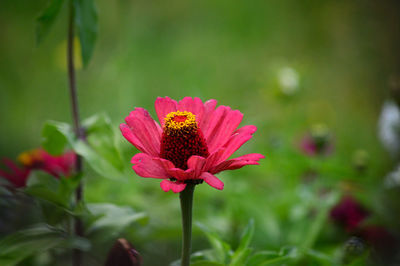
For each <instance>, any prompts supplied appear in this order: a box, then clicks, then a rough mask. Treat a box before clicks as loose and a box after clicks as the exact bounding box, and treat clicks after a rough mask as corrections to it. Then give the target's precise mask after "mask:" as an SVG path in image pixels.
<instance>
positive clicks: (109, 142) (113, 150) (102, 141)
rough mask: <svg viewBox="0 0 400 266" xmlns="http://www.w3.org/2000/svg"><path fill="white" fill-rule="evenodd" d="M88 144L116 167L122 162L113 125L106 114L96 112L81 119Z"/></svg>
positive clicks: (119, 168)
mask: <svg viewBox="0 0 400 266" xmlns="http://www.w3.org/2000/svg"><path fill="white" fill-rule="evenodd" d="M82 124H83V126H84V128H85V130H86V135H87V141H88V143H89V145H90V146H91V147H92V148H93V149H94V150H95V151H96V152H97V153H98V154H100V155H101V156H102V157H103V158H104V159H105V160H106V161H108V162H109V163H110V164H112V165H113V166H114V167H115V168H116V169H118V170H120V171H121V170H123V168H124V164H123V160H122V156H121V152H120V147H119V144H118V139H117V133H116V131H115V128H116V127H115V126H114V125H113V124H112V123H111V120H110V118H109V117H108V116H107V115H106V114H98V115H94V116H92V117H89V118H88V119H86V120H85V121H83V123H82Z"/></svg>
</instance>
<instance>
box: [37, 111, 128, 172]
mask: <svg viewBox="0 0 400 266" xmlns="http://www.w3.org/2000/svg"><path fill="white" fill-rule="evenodd" d="M83 126H84V129H85V132H86V140H80V139H76V137H75V136H74V133H73V132H72V128H71V126H70V125H68V124H67V123H62V122H55V121H49V122H47V123H46V124H45V126H44V129H43V131H42V134H43V146H44V148H45V149H46V150H48V151H49V152H53V153H55V152H60V151H63V150H64V149H65V148H66V147H67V144H68V145H69V146H70V147H71V148H72V149H73V150H74V151H75V152H76V153H77V154H79V155H81V156H82V157H83V158H84V159H85V162H87V163H88V164H89V165H90V166H91V167H92V169H93V170H95V171H96V172H97V173H98V174H99V175H102V176H104V177H108V178H116V177H122V173H123V170H124V167H123V166H124V164H123V161H122V156H121V152H120V148H119V146H118V142H117V137H116V132H115V131H114V129H113V126H112V124H111V122H110V119H109V118H108V117H107V116H106V115H104V114H103V115H96V116H93V117H91V118H88V119H87V120H85V121H84V122H83Z"/></svg>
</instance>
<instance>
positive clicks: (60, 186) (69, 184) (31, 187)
mask: <svg viewBox="0 0 400 266" xmlns="http://www.w3.org/2000/svg"><path fill="white" fill-rule="evenodd" d="M80 180H81V175H76V176H71V177H69V178H65V177H60V178H59V179H58V178H55V177H54V176H52V175H50V174H48V173H46V172H43V171H33V172H32V173H31V175H30V176H29V179H28V183H27V186H26V188H25V192H26V193H28V194H30V195H32V196H35V197H37V198H40V199H42V200H46V201H48V202H51V203H53V204H55V205H58V206H60V207H63V208H66V209H69V208H71V206H70V201H71V195H72V193H73V192H74V190H75V188H76V187H77V186H78V184H79V182H80Z"/></svg>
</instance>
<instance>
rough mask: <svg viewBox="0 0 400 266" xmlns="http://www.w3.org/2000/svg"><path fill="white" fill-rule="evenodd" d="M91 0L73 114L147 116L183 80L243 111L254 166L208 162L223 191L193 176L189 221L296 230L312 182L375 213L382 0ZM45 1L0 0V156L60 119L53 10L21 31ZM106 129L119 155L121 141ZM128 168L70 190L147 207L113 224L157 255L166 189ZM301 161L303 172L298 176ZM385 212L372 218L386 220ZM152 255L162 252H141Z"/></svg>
mask: <svg viewBox="0 0 400 266" xmlns="http://www.w3.org/2000/svg"><path fill="white" fill-rule="evenodd" d="M96 3H97V6H98V10H99V23H100V25H99V26H100V31H99V35H98V42H97V44H96V48H95V52H94V55H93V58H92V60H91V62H90V64H89V66H88V68H87V69H80V70H78V73H77V75H78V89H79V104H80V109H81V116H82V117H83V118H86V117H89V116H91V115H93V114H96V113H99V112H106V113H108V114H109V115H110V117H111V119H112V121H113V123H114V124H115V128H116V130H118V124H119V123H122V122H123V120H124V118H125V116H127V115H128V113H129V112H130V111H131V110H133V108H134V107H139V106H140V107H144V108H146V109H147V110H149V111H150V113H151V114H152V115H153V117H155V116H154V114H155V113H154V107H153V105H154V101H155V99H156V97H158V96H170V97H171V98H174V99H181V98H183V97H185V96H197V97H200V98H201V99H203V100H207V99H211V98H212V99H217V100H218V102H219V104H222V105H229V106H231V107H232V108H234V109H239V110H240V111H241V112H242V113H244V119H243V122H242V124H254V125H256V126H257V127H258V131H257V132H256V134H255V137H254V138H253V139H252V140H251V141H250V142H249V143H248V144H246V145H245V147H244V148H243V149H242V150H241V151H239V152H238V154H243V153H245V152H258V153H262V154H264V155H266V159H264V160H262V161H261V165H260V166H248V167H246V168H244V169H241V170H237V171H232V172H225V173H222V174H220V175H219V176H220V177H221V179H222V180H223V181H224V183H225V189H224V190H223V191H216V190H214V189H212V188H210V187H208V186H206V185H202V186H198V187H197V192H196V194H195V203H194V204H195V205H194V220H195V221H198V222H201V223H203V224H205V225H207V226H209V227H211V228H213V229H214V230H215V231H217V232H218V233H219V234H220V235H221V236H222V238H224V239H226V240H227V241H229V242H230V243H232V245H233V246H234V245H235V243H237V241H238V239H239V236H240V231H241V230H242V229H243V227H244V226H245V225H246V224H247V222H248V220H249V219H250V218H254V219H255V224H256V230H257V233H256V235H255V239H254V241H253V246H254V247H255V248H256V249H259V250H263V249H268V248H269V249H278V248H279V247H281V246H283V245H300V244H301V243H302V242H303V241H304V239H305V238H307V236H309V235H307V234H309V228H311V227H312V222H313V217H312V215H311V216H310V213H309V210H310V209H312V208H314V207H315V206H314V205H315V204H317V203H316V202H318V201H319V200H320V198H319V197H320V196H319V193H320V191H321V188H324V189H328V190H334V191H337V192H338V193H342V192H345V191H348V190H351V191H352V193H353V194H355V195H357V197H358V198H359V200H360V201H362V202H363V203H364V204H365V205H367V206H369V208H370V209H373V210H374V213H376V215H375V216H374V217H375V218H376V219H383V218H379V217H384V216H385V215H382V216H381V215H380V214H381V213H389V214H390V211H387V210H385V209H384V208H383V207H382V206H381V204H380V203H379V201H378V198H379V195H380V193H381V192H382V191H381V189H380V186H381V184H382V180H383V177H384V176H385V175H386V174H387V173H388V172H389V171H390V170H391V169H392V167H393V166H394V163H395V162H394V161H392V160H391V159H390V157H389V155H388V154H387V152H386V151H385V150H384V149H383V147H382V145H381V143H380V141H379V139H378V136H377V120H378V117H379V113H380V109H381V107H382V104H383V102H384V100H385V99H386V98H387V97H388V89H389V79H390V78H391V77H393V76H395V75H396V74H398V73H399V67H400V53H399V51H398V50H399V47H400V20H399V14H400V5H399V3H398V1H395V0H383V1H379V2H378V1H373V0H364V1H361V0H354V1H346V0H326V1H317V0H307V1H295V0H279V1H278V0H275V1H262V0H255V1H210V0H206V1H182V0H172V1H144V0H135V1H129V0H119V1H105V0H98V1H96ZM45 5H46V1H44V0H41V1H27V0H25V1H22V0H21V1H10V0H8V1H7V0H1V1H0V25H1V26H0V125H1V126H0V156H1V157H9V158H15V157H16V156H17V155H18V154H19V153H20V152H22V151H24V150H27V149H32V148H35V147H37V146H39V145H40V142H41V128H42V126H43V125H44V123H45V121H46V120H58V121H67V122H70V121H71V111H70V104H69V94H68V90H67V74H66V68H65V47H66V32H67V25H66V12H65V11H66V10H63V12H62V13H61V16H60V17H59V18H58V19H57V21H56V23H55V25H54V26H53V28H52V30H51V32H50V34H49V36H48V38H47V39H46V40H45V41H44V42H43V43H42V44H41V45H40V46H37V45H36V44H35V35H34V30H35V24H34V21H35V18H36V17H37V15H38V14H39V12H40V11H41V10H42V9H43V7H44V6H45ZM316 124H323V125H325V126H326V127H327V128H328V129H329V130H330V132H331V134H332V136H333V146H334V148H333V151H332V152H331V154H330V155H329V156H314V157H310V156H307V155H305V154H304V153H302V151H301V150H300V149H299V143H300V141H301V138H302V137H303V136H304V135H305V134H306V133H307V132H308V131H309V130H310V128H312V127H313V126H315V125H316ZM120 139H121V145H123V147H124V150H125V151H126V157H127V168H129V167H130V165H129V157H131V156H132V155H133V154H134V153H135V152H136V149H135V148H134V147H133V146H131V145H130V144H129V143H128V142H127V141H125V140H124V139H123V137H122V136H121V138H120ZM360 150H362V151H365V152H366V153H367V154H368V156H369V160H368V169H367V170H366V171H365V172H362V173H361V174H360V173H359V172H357V171H356V170H355V169H354V167H353V156H354V154H355V153H356V152H357V151H360ZM129 173H130V174H129V175H128V176H126V178H125V179H118V180H116V179H106V178H103V177H98V176H96V175H95V174H92V175H91V176H90V177H89V178H88V179H87V181H86V191H85V199H86V201H87V202H112V203H116V204H121V205H129V206H132V207H133V208H135V209H137V210H140V211H145V212H147V213H148V215H149V224H148V225H145V226H144V225H140V224H135V225H134V226H132V227H131V228H129V229H128V230H127V231H126V232H125V233H124V236H125V237H127V238H129V240H130V241H131V242H132V243H133V244H134V245H135V246H136V247H137V248H138V250H139V251H140V252H141V253H142V254H143V256H144V260H145V261H147V262H148V265H168V263H169V262H171V261H173V260H175V259H177V258H179V254H180V253H179V252H180V212H179V202H178V199H177V198H178V197H177V195H174V194H173V193H164V192H162V191H161V190H160V188H159V184H158V182H157V181H156V180H149V179H143V178H139V177H137V176H136V175H135V174H134V172H133V171H130V172H129ZM309 173H316V174H315V175H314V174H313V176H314V177H313V178H314V179H315V180H314V179H313V181H312V183H311V184H308V185H307V184H306V183H305V181H304V180H305V179H307V174H309ZM317 205H318V204H317ZM386 216H390V215H386ZM386 216H385V217H386ZM377 217H378V218H377ZM389 218H390V217H389ZM389 218H388V219H386V220H385V221H384V223H386V224H387V225H388V226H389V227H390V226H392V227H394V226H395V225H393V223H392V222H391V221H392V220H390V219H389ZM397 218H398V217H397ZM383 220H384V219H383ZM310 230H311V229H310ZM332 231H334V227H333V225H332V224H331V223H329V221H326V223H324V224H323V228H320V230H319V231H318V232H319V233H318V237H317V238H316V239H314V240H313V241H312V242H313V245H314V242H315V243H316V244H315V245H316V246H317V247H318V248H319V249H320V250H324V251H326V252H327V253H332V252H333V251H332V250H334V248H336V247H337V246H340V245H341V244H342V243H343V242H344V241H345V239H346V237H345V236H338V235H335V234H334V233H332ZM194 233H195V236H194V244H193V249H194V251H196V250H200V249H202V248H205V247H207V245H208V244H207V243H206V241H205V238H204V236H203V235H202V234H201V233H200V231H199V230H198V228H197V227H195V232H194ZM110 243H111V242H106V243H105V244H104V245H103V246H102V247H100V249H102V250H107V249H108V248H109V247H110ZM104 256H105V253H104V252H103V253H101V254H100V255H99V258H97V259H93V260H94V261H96V260H98V261H101V260H102V259H104ZM160 261H165V264H154V263H155V262H158V263H160ZM152 263H153V264H152ZM145 265H146V264H145Z"/></svg>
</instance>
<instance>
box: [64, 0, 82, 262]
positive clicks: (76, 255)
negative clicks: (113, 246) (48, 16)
mask: <svg viewBox="0 0 400 266" xmlns="http://www.w3.org/2000/svg"><path fill="white" fill-rule="evenodd" d="M74 19H75V13H74V6H73V2H72V1H69V16H68V47H67V64H68V84H69V91H70V97H71V109H72V118H73V123H74V132H75V135H76V138H78V139H84V133H83V131H82V129H81V126H80V119H79V106H78V95H77V87H76V78H75V62H74V35H75V34H74V29H75V23H74ZM76 172H77V173H80V172H82V157H81V156H79V155H78V156H77V157H76ZM82 198H83V187H82V183H80V184H79V186H78V188H77V189H76V191H75V201H76V204H79V202H80V201H81V200H82ZM74 231H75V235H76V236H83V224H82V220H81V219H80V218H79V217H77V218H75V225H74ZM72 260H73V261H72V265H73V266H80V265H82V252H81V251H80V250H79V249H74V251H73V259H72Z"/></svg>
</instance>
